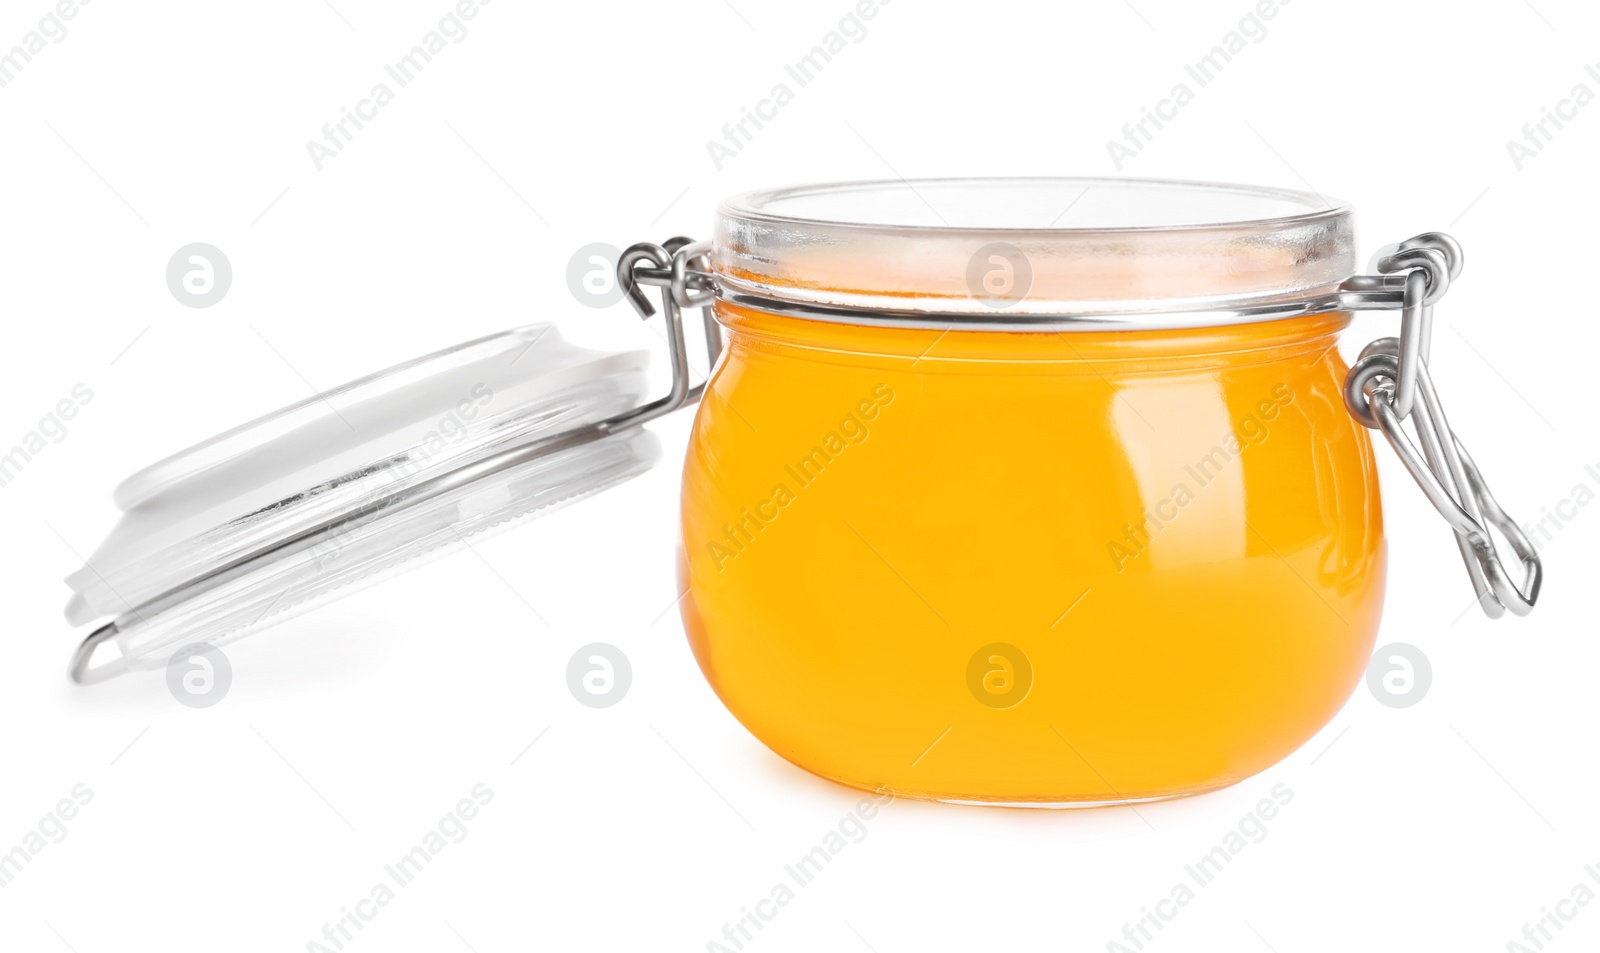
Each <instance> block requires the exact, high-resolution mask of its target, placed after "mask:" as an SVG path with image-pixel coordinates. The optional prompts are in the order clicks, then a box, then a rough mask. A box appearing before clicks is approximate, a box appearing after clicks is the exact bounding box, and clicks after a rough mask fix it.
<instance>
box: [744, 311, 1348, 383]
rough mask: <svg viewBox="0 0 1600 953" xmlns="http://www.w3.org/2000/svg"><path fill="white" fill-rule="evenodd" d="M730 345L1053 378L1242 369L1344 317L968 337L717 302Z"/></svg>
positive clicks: (1303, 349)
mask: <svg viewBox="0 0 1600 953" xmlns="http://www.w3.org/2000/svg"><path fill="white" fill-rule="evenodd" d="M716 315H717V320H718V321H719V322H720V323H721V324H722V326H723V327H725V328H726V329H727V330H728V332H729V338H730V340H729V344H730V346H732V347H734V348H748V349H753V350H760V351H766V352H770V353H786V354H787V356H790V357H795V358H799V359H809V360H838V361H848V362H850V363H856V364H863V365H867V366H884V367H891V368H897V369H900V370H905V369H907V365H908V363H909V364H911V365H914V366H915V367H916V369H917V370H919V371H924V372H927V373H941V372H951V371H958V370H960V369H961V368H963V367H970V366H972V365H974V364H989V363H999V364H1016V365H1036V366H1037V367H1038V369H1040V370H1047V371H1048V372H1053V373H1098V372H1100V368H1101V367H1102V366H1103V365H1107V364H1112V365H1115V366H1116V369H1117V371H1118V372H1119V373H1140V372H1142V371H1145V370H1148V371H1152V372H1155V371H1172V370H1180V369H1183V368H1204V367H1223V366H1244V365H1250V364H1259V363H1268V362H1273V361H1282V360H1289V359H1292V358H1294V357H1296V356H1297V355H1300V354H1304V353H1307V352H1312V353H1321V352H1325V351H1326V350H1328V349H1329V348H1331V347H1333V345H1334V343H1335V342H1336V340H1337V338H1338V334H1339V332H1340V331H1342V330H1344V328H1345V327H1346V326H1347V325H1349V323H1350V319H1351V316H1350V315H1349V314H1348V313H1346V312H1332V311H1331V312H1324V313H1321V314H1313V315H1303V316H1298V317H1293V318H1284V319H1280V320H1275V321H1261V322H1255V323H1248V324H1232V325H1223V326H1218V327H1208V328H1184V329H1176V330H1172V329H1167V330H1152V329H1127V330H1109V331H1107V330H1095V331H973V330H957V329H938V328H898V327H882V326H870V325H855V324H839V323H832V322H828V321H820V320H813V319H807V318H796V317H790V316H786V315H778V314H773V313H771V312H766V311H760V310H757V309H754V308H748V307H744V306H741V305H735V304H730V303H728V302H725V301H718V302H717V305H716Z"/></svg>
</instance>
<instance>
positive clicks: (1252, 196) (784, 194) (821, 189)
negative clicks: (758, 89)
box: [718, 176, 1351, 235]
mask: <svg viewBox="0 0 1600 953" xmlns="http://www.w3.org/2000/svg"><path fill="white" fill-rule="evenodd" d="M950 189H966V190H977V191H988V192H993V191H1002V190H1027V191H1028V192H1030V193H1032V194H1034V195H1036V196H1037V195H1040V194H1041V193H1044V192H1047V191H1049V190H1051V189H1062V190H1071V189H1076V190H1078V191H1079V194H1080V196H1082V197H1086V196H1087V193H1088V192H1090V191H1094V190H1102V191H1113V192H1121V193H1124V194H1128V193H1133V192H1138V191H1145V192H1152V193H1166V194H1167V195H1168V196H1169V197H1175V196H1178V195H1181V194H1183V193H1189V194H1190V195H1191V196H1208V197H1211V198H1214V199H1220V198H1223V197H1229V198H1233V199H1238V200H1255V201H1257V202H1267V201H1276V202H1279V203H1281V204H1282V206H1283V207H1285V208H1297V209H1299V210H1298V211H1293V212H1287V213H1284V214H1276V215H1262V214H1242V215H1239V216H1236V217H1215V218H1211V219H1210V220H1206V221H1171V222H1165V223H1145V224H1138V223H1135V222H1132V221H1129V222H1126V223H1123V224H1104V225H1085V224H1076V223H1072V222H1068V223H1066V224H1063V223H1062V219H1065V218H1066V217H1067V215H1068V214H1070V213H1071V212H1072V211H1073V210H1076V209H1078V207H1079V205H1080V204H1081V203H1080V202H1076V201H1074V202H1072V203H1071V206H1070V207H1069V208H1065V209H1063V210H1062V212H1061V213H1060V214H1058V215H1057V217H1056V219H1054V220H1052V221H1051V222H1050V223H1049V224H1046V225H1043V226H1041V225H1025V224H1007V223H1003V222H998V221H994V222H987V223H983V224H975V225H956V224H952V223H951V222H949V221H947V220H941V221H939V222H937V223H930V222H926V221H923V222H910V221H892V220H888V216H887V215H886V216H885V220H866V219H861V220H852V219H849V218H845V217H843V216H841V215H839V214H834V215H821V214H817V213H812V214H803V213H796V212H781V211H776V210H775V207H776V206H778V205H780V204H790V205H794V204H798V203H803V202H807V201H811V202H815V201H816V200H818V199H821V198H826V197H835V196H853V197H858V198H859V197H863V196H867V195H870V194H871V193H874V192H878V193H883V194H893V193H895V192H898V191H901V190H904V191H905V192H906V193H908V194H909V195H910V196H912V197H915V198H916V199H917V200H918V201H919V202H920V203H922V204H923V206H924V207H925V208H927V210H928V211H930V212H932V213H933V214H934V216H935V217H936V218H940V219H943V218H944V216H943V215H942V214H941V212H940V210H939V209H938V208H936V207H934V206H933V204H932V203H931V202H929V201H928V200H927V199H926V195H927V194H928V193H929V192H936V191H944V190H950ZM1168 208H1169V209H1170V210H1171V211H1173V212H1176V211H1177V210H1176V209H1172V208H1171V206H1168ZM1350 211H1351V209H1350V206H1349V204H1348V203H1345V202H1342V201H1339V200H1337V199H1330V198H1328V197H1327V196H1324V195H1322V194H1320V193H1316V192H1307V191H1300V190H1297V189H1283V188H1276V187H1271V186H1258V185H1247V184H1240V183H1228V182H1204V181H1199V180H1190V179H1156V178H1112V177H1106V176H1098V177H1096V176H985V177H977V178H960V177H935V178H918V179H858V180H852V181H844V182H824V183H809V184H804V185H793V186H785V187H781V188H769V189H752V190H750V191H747V192H742V193H739V194H737V195H734V196H731V197H729V198H727V199H725V200H724V201H723V202H722V203H721V206H720V207H719V209H718V214H719V215H727V216H736V217H740V218H744V219H747V220H752V221H754V220H760V221H766V222H770V223H773V224H784V225H789V226H795V227H803V226H832V227H843V228H860V229H871V230H879V229H896V230H905V231H908V232H939V233H955V232H984V233H989V232H995V233H1008V234H1009V233H1028V232H1039V233H1065V234H1074V235H1082V234H1086V233H1098V234H1115V233H1121V232H1155V231H1191V232H1192V231H1208V230H1216V229H1234V228H1240V227H1243V226H1250V225H1254V226H1259V227H1262V228H1271V227H1272V226H1277V225H1293V224H1301V223H1306V222H1315V221H1324V220H1329V219H1336V218H1339V217H1340V216H1344V215H1348V214H1350ZM1188 217H1193V213H1191V214H1190V216H1188Z"/></svg>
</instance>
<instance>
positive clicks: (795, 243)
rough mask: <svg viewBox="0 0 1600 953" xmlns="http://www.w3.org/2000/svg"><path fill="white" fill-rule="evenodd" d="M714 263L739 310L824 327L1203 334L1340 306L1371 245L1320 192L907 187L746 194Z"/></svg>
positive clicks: (1057, 181)
mask: <svg viewBox="0 0 1600 953" xmlns="http://www.w3.org/2000/svg"><path fill="white" fill-rule="evenodd" d="M1052 216H1053V217H1052ZM711 266H712V270H713V271H714V272H715V277H716V281H717V286H718V293H719V294H720V295H721V296H722V297H723V298H724V299H725V300H730V301H734V302H738V303H742V304H747V305H750V306H753V307H768V308H770V309H773V310H779V311H783V312H784V313H789V314H794V315H798V316H803V317H815V318H818V319H821V320H831V321H842V322H845V323H867V324H887V323H895V324H908V325H912V326H920V325H922V324H926V323H929V322H930V321H938V320H941V319H942V320H954V321H957V322H960V323H963V324H972V325H975V326H981V327H986V328H990V329H994V330H1012V329H1041V328H1061V329H1072V328H1075V327H1080V326H1085V325H1087V326H1092V327H1098V328H1104V327H1107V326H1118V325H1128V324H1135V325H1137V326H1140V327H1193V326H1204V325H1209V324H1219V323H1239V322H1242V321H1258V320H1269V319H1274V318H1278V317H1284V316H1286V315H1292V314H1297V313H1308V310H1315V309H1318V308H1322V309H1324V310H1325V309H1326V306H1327V304H1328V302H1336V301H1337V294H1336V292H1337V290H1338V287H1339V285H1340V284H1342V283H1343V282H1344V281H1345V280H1346V279H1347V278H1349V277H1350V276H1351V275H1353V274H1354V273H1355V239H1354V225H1353V221H1352V213H1351V210H1350V208H1349V206H1348V205H1346V204H1344V203H1342V202H1337V201H1330V200H1329V199H1327V198H1326V197H1325V196H1322V195H1320V194H1317V193H1314V192H1300V191H1295V190H1291V189H1279V188H1268V187H1261V186H1246V185H1228V184H1215V183H1205V182H1186V181H1178V180H1163V179H1131V178H1130V179H1106V178H1070V177H1054V178H1051V177H1034V178H975V179H959V178H944V179H916V180H908V179H896V180H877V181H861V182H839V183H828V184H820V185H803V186H793V187H788V188H781V189H763V190H757V191H752V192H746V193H743V194H741V195H738V196H734V197H732V198H730V199H728V200H727V201H725V202H723V203H722V204H721V206H720V207H719V208H718V213H717V223H716V233H715V241H714V242H713V248H712V252H711Z"/></svg>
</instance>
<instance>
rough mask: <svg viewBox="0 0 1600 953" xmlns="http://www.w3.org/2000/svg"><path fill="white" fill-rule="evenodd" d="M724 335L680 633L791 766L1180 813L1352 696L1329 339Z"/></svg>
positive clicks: (1362, 481)
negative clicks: (1135, 803)
mask: <svg viewBox="0 0 1600 953" xmlns="http://www.w3.org/2000/svg"><path fill="white" fill-rule="evenodd" d="M718 319H719V321H721V323H722V324H723V325H724V327H725V328H726V329H727V332H728V337H729V341H728V348H727V353H726V355H725V358H724V360H723V362H722V363H721V364H720V365H719V367H718V368H717V370H716V373H715V375H714V377H713V379H712V381H711V383H710V386H709V388H708V390H707V393H706V394H705V396H704V397H703V398H702V400H701V403H700V408H699V411H698V416H697V418H696V421H695V425H694V431H693V435H692V438H691V443H690V447H689V452H688V457H687V461H686V463H685V471H684V484H683V500H682V534H683V535H682V546H681V550H680V558H679V573H680V583H681V588H682V589H683V590H685V591H686V594H685V596H684V598H683V600H682V603H681V605H682V611H683V615H684V619H685V624H686V628H687V630H688V633H689V638H690V641H691V644H692V646H693V649H694V652H695V655H696V658H697V660H698V661H699V664H700V666H701V668H702V670H703V671H704V673H705V675H706V677H707V679H708V680H709V682H710V684H711V686H712V687H713V688H714V689H715V690H716V692H717V694H718V696H719V697H720V698H721V699H722V701H723V702H724V704H726V705H727V707H728V708H729V710H730V711H731V712H732V713H733V714H734V715H735V716H736V717H737V718H738V719H739V720H740V721H741V722H742V723H743V724H744V725H745V726H746V727H747V728H748V729H749V730H750V731H751V732H752V733H753V734H755V735H756V737H757V738H759V739H760V740H761V741H763V742H764V743H765V744H767V745H768V746H769V747H771V748H772V749H773V750H774V751H776V752H777V753H778V754H780V755H782V756H783V757H785V758H787V759H788V760H790V761H792V762H794V763H795V764H797V765H799V766H801V767H803V768H805V769H807V770H809V771H812V772H814V773H816V774H819V775H821V776H823V777H827V778H830V779H832V780H835V781H839V782H842V783H845V784H849V785H853V786H857V787H861V788H867V789H875V790H876V789H888V790H891V791H893V792H895V793H896V794H900V795H904V796H912V797H930V798H940V799H948V800H962V801H981V802H998V803H1030V804H1031V803H1045V804H1073V803H1099V802H1116V801H1125V800H1134V799H1144V798H1159V797H1170V796H1176V795H1181V794H1189V793H1197V792H1201V791H1205V790H1210V789H1213V788H1217V787H1222V786H1225V785H1228V784H1231V783H1233V782H1235V781H1238V780H1240V779H1242V778H1245V777H1248V776H1250V775H1252V774H1255V773H1256V772H1259V771H1261V770H1262V769H1264V768H1266V767H1268V766H1269V765H1271V764H1273V763H1275V762H1276V761H1278V760H1279V759H1281V758H1283V757H1284V756H1286V755H1287V754H1289V753H1290V752H1291V751H1293V750H1294V749H1295V748H1297V747H1298V746H1300V745H1301V744H1302V743H1303V742H1304V741H1305V740H1306V739H1308V738H1310V737H1311V736H1312V735H1313V734H1315V733H1316V732H1317V731H1318V730H1319V729H1320V728H1321V727H1322V726H1323V725H1325V724H1326V723H1327V721H1328V720H1329V719H1330V718H1331V717H1332V716H1333V714H1334V713H1335V712H1336V711H1337V710H1338V708H1339V707H1340V706H1341V705H1342V704H1343V703H1344V701H1345V700H1346V699H1347V698H1348V696H1349V694H1350V691H1351V690H1352V689H1353V687H1354V686H1355V685H1356V683H1357V682H1358V681H1359V679H1360V677H1361V673H1362V671H1363V669H1364V667H1365V665H1366V661H1367V659H1368V657H1369V656H1370V653H1371V649H1372V644H1373V639H1374V636H1375V634H1376V630H1377V625H1378V616H1379V612H1380V609H1381V605H1382V600H1383V589H1384V558H1385V557H1384V543H1383V531H1382V517H1381V513H1380V509H1379V500H1378V486H1377V476H1376V471H1375V468H1374V463H1373V457H1372V450H1371V445H1370V443H1369V441H1368V439H1367V435H1366V433H1365V431H1364V430H1363V429H1362V428H1361V427H1360V426H1359V425H1358V424H1356V423H1355V422H1354V421H1353V420H1352V419H1351V418H1350V416H1349V414H1348V413H1347V412H1346V411H1345V409H1344V405H1343V402H1342V398H1341V395H1340V382H1341V380H1342V379H1343V374H1344V371H1345V367H1344V365H1343V362H1342V361H1341V360H1340V357H1339V355H1338V351H1337V349H1336V348H1335V347H1334V342H1335V340H1336V337H1337V334H1338V332H1339V331H1340V330H1341V329H1342V328H1343V327H1344V325H1345V324H1346V323H1347V320H1348V319H1347V317H1346V316H1344V315H1339V314H1323V315H1315V316H1310V317H1300V318H1293V319H1288V320H1282V321H1274V322H1266V323H1262V324H1256V325H1239V326H1233V327H1216V328H1204V329H1195V330H1184V331H1103V332H1102V331H1094V332H1047V333H1025V332H996V331H967V330H962V331H947V332H941V331H939V330H936V329H935V330H912V329H896V328H882V327H846V326H837V325H831V324H827V323H824V322H819V321H810V320H804V319H797V318H791V317H781V316H777V315H772V314H767V313H763V312H759V311H752V310H748V309H744V308H740V307H736V306H733V305H729V304H726V303H719V305H718Z"/></svg>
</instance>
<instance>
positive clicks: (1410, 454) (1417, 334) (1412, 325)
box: [1341, 232, 1542, 619]
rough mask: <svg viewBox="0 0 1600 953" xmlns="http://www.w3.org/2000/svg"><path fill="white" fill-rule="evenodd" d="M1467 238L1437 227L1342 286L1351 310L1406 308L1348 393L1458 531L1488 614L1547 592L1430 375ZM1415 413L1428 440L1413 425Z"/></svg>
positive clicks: (1366, 353)
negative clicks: (1514, 568)
mask: <svg viewBox="0 0 1600 953" xmlns="http://www.w3.org/2000/svg"><path fill="white" fill-rule="evenodd" d="M1461 265H1462V253H1461V246H1460V245H1459V244H1457V243H1456V241H1455V239H1453V238H1451V237H1450V236H1448V235H1444V234H1442V233H1439V232H1427V233H1424V234H1422V235H1418V236H1416V237H1415V238H1411V239H1408V240H1406V241H1404V242H1402V243H1400V245H1398V246H1396V247H1395V248H1394V249H1393V250H1392V251H1388V252H1387V253H1380V255H1379V256H1378V259H1377V261H1376V266H1377V267H1376V270H1377V271H1378V272H1380V274H1378V275H1360V276H1357V277H1355V278H1351V279H1350V280H1349V281H1347V282H1346V283H1345V285H1344V287H1343V288H1341V300H1342V301H1344V302H1345V304H1346V308H1347V310H1352V311H1360V310H1375V309H1399V310H1400V311H1401V323H1400V336H1399V337H1397V338H1395V337H1386V338H1380V339H1378V340H1376V341H1374V342H1372V343H1371V344H1369V345H1367V347H1366V349H1364V350H1363V351H1362V352H1361V356H1360V358H1359V359H1358V360H1357V361H1356V363H1355V366H1353V367H1352V368H1350V373H1349V375H1348V376H1346V377H1345V384H1344V402H1345V406H1346V407H1347V408H1348V409H1349V411H1350V414H1351V416H1353V417H1355V419H1356V420H1358V421H1360V422H1361V423H1362V424H1363V425H1364V426H1366V427H1369V428H1371V429H1374V430H1378V431H1381V432H1382V433H1383V436H1384V438H1385V439H1386V440H1388V441H1389V446H1391V447H1393V448H1394V451H1395V453H1396V454H1397V455H1398V456H1399V457H1400V462H1401V463H1403V464H1405V467H1406V469H1407V470H1408V471H1410V473H1411V477H1412V479H1414V480H1416V482H1417V485H1418V486H1420V487H1421V488H1422V492H1423V495H1425V496H1426V497H1427V498H1428V502H1430V503H1432V504H1433V506H1434V509H1436V510H1438V511H1439V514H1440V515H1441V516H1443V517H1444V519H1445V522H1446V523H1448V524H1449V525H1450V528H1451V529H1452V530H1454V531H1455V534H1456V546H1457V548H1458V549H1459V550H1460V551H1461V559H1462V562H1463V563H1464V564H1465V565H1466V568H1467V575H1468V576H1469V577H1470V578H1471V579H1472V588H1473V591H1474V592H1475V593H1476V594H1477V599H1478V604H1479V605H1480V606H1481V607H1482V608H1483V611H1484V614H1486V615H1487V616H1488V617H1489V618H1491V619H1498V618H1500V617H1501V616H1503V615H1505V613H1506V610H1508V609H1509V610H1510V611H1511V613H1512V614H1513V615H1519V616H1523V615H1527V614H1528V613H1529V612H1531V611H1532V610H1533V605H1534V603H1535V602H1536V601H1537V600H1538V598H1539V584H1540V582H1541V580H1542V567H1541V564H1540V562H1539V555H1538V553H1537V552H1536V551H1535V550H1534V548H1533V544H1532V543H1531V542H1529V540H1528V537H1527V536H1526V535H1525V534H1524V533H1523V532H1522V530H1521V528H1520V527H1518V526H1517V523H1516V521H1515V520H1513V519H1512V518H1511V517H1510V516H1509V515H1507V513H1506V511H1505V510H1503V509H1501V508H1500V504H1499V503H1498V502H1497V501H1496V500H1495V498H1494V494H1493V493H1491V492H1490V490H1489V485H1488V483H1487V482H1485V480H1484V478H1483V474H1482V473H1481V472H1480V471H1479V470H1478V467H1477V464H1475V463H1474V462H1473V460H1472V455H1471V454H1469V453H1468V452H1467V448H1466V447H1465V446H1463V445H1462V443H1461V441H1460V439H1459V438H1458V437H1457V436H1456V435H1455V432H1454V431H1452V430H1451V429H1450V424H1449V421H1448V420H1446V418H1445V413H1444V406H1443V404H1441V403H1440V401H1439V395H1438V393H1437V392H1436V391H1435V390H1434V387H1433V379H1432V378H1431V377H1430V376H1429V374H1428V351H1429V346H1430V344H1431V339H1432V325H1433V306H1434V304H1436V303H1437V302H1438V301H1439V299H1440V298H1442V297H1443V296H1444V293H1445V290H1446V289H1447V288H1449V286H1450V281H1451V280H1452V279H1454V278H1456V277H1457V276H1458V275H1460V273H1461ZM1408 420H1409V421H1411V428H1412V430H1413V431H1415V433H1416V435H1417V438H1418V440H1420V442H1421V444H1422V450H1421V452H1418V450H1417V446H1416V443H1414V442H1413V441H1412V439H1411V437H1410V436H1408V435H1407V433H1406V428H1405V426H1404V424H1405V423H1406V421H1408ZM1485 522H1487V524H1488V527H1493V528H1494V529H1496V530H1499V531H1500V534H1501V535H1502V536H1503V537H1504V538H1505V540H1506V542H1508V543H1509V544H1510V546H1511V549H1512V551H1513V552H1515V553H1516V556H1517V560H1518V562H1519V564H1520V568H1521V569H1522V583H1521V585H1520V586H1519V585H1518V584H1517V582H1516V581H1515V580H1514V579H1513V578H1512V576H1511V574H1510V573H1509V572H1508V571H1507V569H1506V566H1505V563H1504V562H1503V561H1502V560H1501V558H1500V552H1499V548H1498V547H1497V546H1496V544H1495V540H1494V537H1493V536H1491V535H1490V532H1489V528H1488V527H1486V526H1485Z"/></svg>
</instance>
